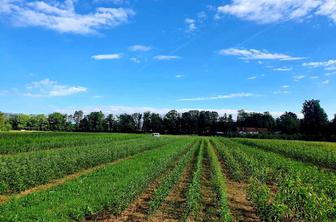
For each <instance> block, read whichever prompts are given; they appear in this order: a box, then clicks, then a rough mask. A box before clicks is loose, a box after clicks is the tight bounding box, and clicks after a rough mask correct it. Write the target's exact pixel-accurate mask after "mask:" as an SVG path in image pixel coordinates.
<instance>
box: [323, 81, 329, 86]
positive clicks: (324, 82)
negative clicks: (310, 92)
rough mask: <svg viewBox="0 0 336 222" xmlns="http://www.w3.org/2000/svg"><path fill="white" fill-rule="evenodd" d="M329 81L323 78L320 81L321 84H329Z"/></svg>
mask: <svg viewBox="0 0 336 222" xmlns="http://www.w3.org/2000/svg"><path fill="white" fill-rule="evenodd" d="M329 83H330V81H329V80H324V81H322V84H323V85H327V84H329Z"/></svg>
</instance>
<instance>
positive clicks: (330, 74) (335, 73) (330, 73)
mask: <svg viewBox="0 0 336 222" xmlns="http://www.w3.org/2000/svg"><path fill="white" fill-rule="evenodd" d="M324 75H325V76H333V75H336V72H328V73H326V74H324Z"/></svg>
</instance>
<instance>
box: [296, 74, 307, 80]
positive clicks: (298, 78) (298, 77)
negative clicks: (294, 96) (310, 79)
mask: <svg viewBox="0 0 336 222" xmlns="http://www.w3.org/2000/svg"><path fill="white" fill-rule="evenodd" d="M305 77H306V76H304V75H298V76H293V79H294V81H300V80H302V79H304V78H305Z"/></svg>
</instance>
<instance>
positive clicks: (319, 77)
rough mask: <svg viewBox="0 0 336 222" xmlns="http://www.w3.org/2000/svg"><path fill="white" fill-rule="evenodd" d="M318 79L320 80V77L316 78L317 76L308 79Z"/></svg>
mask: <svg viewBox="0 0 336 222" xmlns="http://www.w3.org/2000/svg"><path fill="white" fill-rule="evenodd" d="M318 78H320V77H318V76H309V79H318Z"/></svg>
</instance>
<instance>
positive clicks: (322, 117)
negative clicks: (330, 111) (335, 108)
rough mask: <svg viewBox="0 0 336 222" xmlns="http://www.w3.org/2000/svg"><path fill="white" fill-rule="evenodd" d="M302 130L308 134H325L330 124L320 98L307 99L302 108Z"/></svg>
mask: <svg viewBox="0 0 336 222" xmlns="http://www.w3.org/2000/svg"><path fill="white" fill-rule="evenodd" d="M302 113H303V116H304V118H303V121H302V130H303V132H305V133H306V134H323V133H324V132H325V129H326V127H327V126H328V123H329V122H328V116H327V114H326V113H325V111H324V109H323V108H322V107H321V105H320V101H319V100H314V99H313V100H306V101H305V102H304V103H303V108H302Z"/></svg>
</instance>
